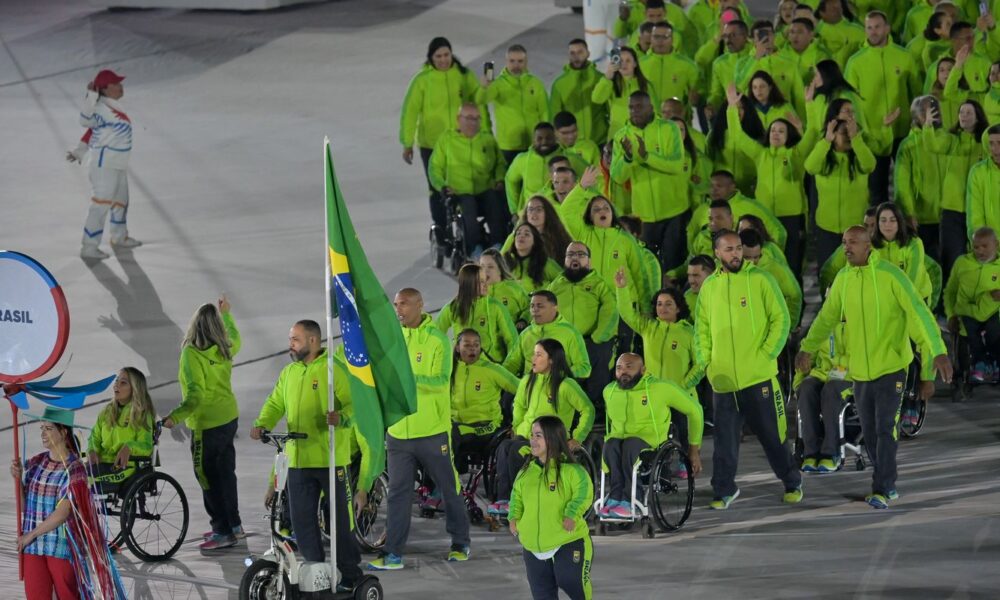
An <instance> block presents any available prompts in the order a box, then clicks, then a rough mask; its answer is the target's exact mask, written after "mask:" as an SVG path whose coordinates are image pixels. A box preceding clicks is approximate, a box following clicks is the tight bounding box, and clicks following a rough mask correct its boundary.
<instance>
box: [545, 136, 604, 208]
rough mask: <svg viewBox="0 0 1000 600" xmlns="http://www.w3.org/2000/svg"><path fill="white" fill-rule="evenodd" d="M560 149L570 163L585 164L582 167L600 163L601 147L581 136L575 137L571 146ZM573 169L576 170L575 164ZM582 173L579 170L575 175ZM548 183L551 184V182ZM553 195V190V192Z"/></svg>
mask: <svg viewBox="0 0 1000 600" xmlns="http://www.w3.org/2000/svg"><path fill="white" fill-rule="evenodd" d="M561 151H562V153H563V154H564V155H566V158H569V159H570V162H571V163H577V162H579V165H586V166H584V167H583V168H584V169H586V168H587V167H589V166H592V165H595V166H596V165H598V164H600V163H601V149H600V148H598V147H597V144H595V143H594V142H592V141H590V140H588V139H585V138H583V137H577V138H576V143H575V144H573V145H572V146H562V150H561ZM579 165H578V166H579ZM574 170H576V167H575V166H574ZM582 174H583V171H582V170H581V171H580V172H579V173H577V177H579V176H580V175H582ZM549 183H550V184H551V182H549ZM554 196H555V192H553V197H554Z"/></svg>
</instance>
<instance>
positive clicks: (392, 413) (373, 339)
mask: <svg viewBox="0 0 1000 600" xmlns="http://www.w3.org/2000/svg"><path fill="white" fill-rule="evenodd" d="M324 154H325V155H326V156H325V157H324V159H325V161H326V231H327V245H328V250H329V251H328V252H327V273H328V277H327V292H328V296H329V304H328V306H329V309H330V315H328V319H329V322H332V319H333V318H334V317H339V318H340V331H341V333H342V334H343V339H344V356H345V358H346V363H347V365H346V366H347V377H348V379H349V382H350V389H351V401H352V403H353V405H354V422H355V426H356V428H357V430H358V433H359V441H360V442H361V443H362V444H364V445H366V446H367V447H368V450H369V451H370V459H369V460H368V461H365V466H366V469H365V470H366V471H368V472H366V473H361V474H360V477H359V480H360V481H361V482H367V483H371V482H373V481H374V480H375V478H376V477H378V474H379V473H381V472H382V470H383V469H384V465H385V430H386V428H387V427H389V426H390V425H392V424H394V423H396V422H397V421H399V420H400V419H402V418H403V417H405V416H407V415H409V414H412V413H414V412H416V410H417V387H416V383H415V381H414V378H413V371H412V369H411V368H410V357H409V355H408V353H407V351H406V342H405V341H404V340H403V332H402V329H401V328H400V325H399V319H398V318H397V317H396V312H395V311H394V310H393V308H392V304H390V303H389V299H388V298H387V297H386V295H385V291H384V290H383V289H382V284H380V283H379V281H378V279H377V278H376V277H375V273H374V272H373V271H372V268H371V266H369V264H368V259H367V258H366V257H365V252H364V250H363V249H362V248H361V243H360V242H359V241H358V236H357V233H355V231H354V225H353V224H352V223H351V217H350V215H348V213H347V207H346V206H345V205H344V197H343V196H342V195H341V193H340V186H339V185H338V183H337V175H336V174H335V173H334V171H333V159H332V158H331V157H330V144H329V141H328V142H327V143H326V144H325V145H324ZM333 354H334V353H333V352H328V353H327V355H328V356H329V357H330V359H329V360H331V361H332V360H333V358H332V357H333ZM331 372H333V370H332V369H331ZM340 372H341V373H342V372H343V371H340Z"/></svg>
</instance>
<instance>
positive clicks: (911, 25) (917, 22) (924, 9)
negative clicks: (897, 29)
mask: <svg viewBox="0 0 1000 600" xmlns="http://www.w3.org/2000/svg"><path fill="white" fill-rule="evenodd" d="M933 14H934V7H933V6H931V5H929V4H927V2H926V1H925V0H917V1H916V2H914V3H913V6H912V7H911V8H910V10H908V11H906V16H905V17H904V18H903V31H902V34H901V35H900V37H899V39H900V40H901V41H902V42H903V43H904V44H908V43H909V42H910V41H911V40H913V39H914V38H917V37H919V36H921V35H923V31H924V28H926V27H927V22H928V21H930V19H931V15H933Z"/></svg>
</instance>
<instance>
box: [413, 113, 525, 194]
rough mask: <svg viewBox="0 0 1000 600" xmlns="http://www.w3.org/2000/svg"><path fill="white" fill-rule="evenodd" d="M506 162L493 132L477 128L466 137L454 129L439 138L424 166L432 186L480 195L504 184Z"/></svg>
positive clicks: (459, 192) (457, 192) (437, 188)
mask: <svg viewBox="0 0 1000 600" xmlns="http://www.w3.org/2000/svg"><path fill="white" fill-rule="evenodd" d="M506 170H507V163H506V162H504V159H503V154H501V153H500V148H499V147H498V146H497V141H496V140H495V139H493V135H492V134H490V133H489V132H486V131H480V132H479V133H477V134H476V136H475V137H472V138H468V137H466V136H464V135H463V134H462V133H460V132H459V131H456V130H454V129H452V130H449V131H445V132H444V133H442V134H441V136H440V137H439V138H438V141H437V144H436V145H435V146H434V152H433V153H432V154H431V162H430V165H429V167H428V169H427V176H428V177H429V178H430V181H431V186H432V187H433V188H434V189H436V190H441V189H443V188H445V187H449V188H451V189H452V191H453V192H455V193H456V194H458V195H461V196H467V195H473V196H475V195H479V194H482V193H483V192H485V191H488V190H490V189H492V188H493V186H495V185H496V184H497V183H503V180H504V174H505V172H506Z"/></svg>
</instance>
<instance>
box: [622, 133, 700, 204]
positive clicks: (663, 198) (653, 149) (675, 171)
mask: <svg viewBox="0 0 1000 600" xmlns="http://www.w3.org/2000/svg"><path fill="white" fill-rule="evenodd" d="M614 138H615V145H614V158H613V159H612V161H611V178H612V179H613V180H614V181H615V182H617V183H619V184H622V185H625V183H626V182H629V183H630V184H631V188H632V214H634V215H635V216H637V217H639V218H640V219H642V221H643V222H645V223H654V222H656V221H662V220H664V219H670V218H673V217H676V216H677V215H679V214H681V213H683V212H685V211H686V210H688V208H690V205H691V199H690V193H689V191H688V190H689V187H690V185H689V183H688V180H689V179H690V177H691V166H690V165H689V164H688V162H687V160H686V159H687V157H686V155H685V153H684V151H683V147H682V145H681V134H680V129H679V128H678V127H677V124H676V123H674V122H673V121H665V120H663V119H659V118H654V119H653V121H652V122H650V123H649V124H647V125H646V126H645V127H644V128H641V129H640V128H639V127H636V126H635V125H633V124H632V122H631V121H629V122H627V123H626V124H625V126H623V127H622V128H621V129H619V130H618V132H617V133H616V134H615V136H614ZM625 138H628V139H629V142H630V143H631V144H632V158H631V159H628V158H626V157H625V153H624V150H623V149H622V140H624V139H625ZM640 138H642V139H643V140H645V144H646V152H647V156H646V158H642V157H641V156H639V150H638V148H639V139H640Z"/></svg>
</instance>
